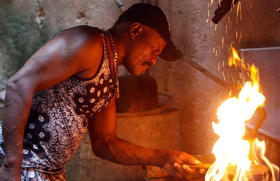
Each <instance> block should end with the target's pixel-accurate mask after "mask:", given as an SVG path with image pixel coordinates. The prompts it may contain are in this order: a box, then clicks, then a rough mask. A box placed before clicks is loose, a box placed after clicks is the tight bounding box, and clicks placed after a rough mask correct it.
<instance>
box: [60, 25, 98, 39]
mask: <svg viewBox="0 0 280 181" xmlns="http://www.w3.org/2000/svg"><path fill="white" fill-rule="evenodd" d="M102 33H103V30H101V29H99V28H97V27H92V26H88V25H79V26H74V27H71V28H68V29H65V30H62V31H60V32H58V33H57V34H56V35H55V37H67V38H68V37H71V38H75V37H86V38H90V39H92V38H93V39H95V40H97V39H100V34H102Z"/></svg>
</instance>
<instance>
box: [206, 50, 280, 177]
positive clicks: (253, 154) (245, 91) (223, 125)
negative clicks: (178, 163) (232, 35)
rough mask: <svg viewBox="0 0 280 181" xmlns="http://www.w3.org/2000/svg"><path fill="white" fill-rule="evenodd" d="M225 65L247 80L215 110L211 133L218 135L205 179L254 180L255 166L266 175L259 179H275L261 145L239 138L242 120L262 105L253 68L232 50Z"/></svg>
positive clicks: (257, 142) (249, 117) (255, 69)
mask: <svg viewBox="0 0 280 181" xmlns="http://www.w3.org/2000/svg"><path fill="white" fill-rule="evenodd" d="M228 64H229V66H234V67H235V68H241V69H243V70H244V69H246V71H247V70H249V72H250V78H249V79H250V80H248V81H246V82H245V83H244V84H243V85H242V88H241V90H240V92H239V95H238V96H233V97H230V98H228V99H227V100H225V101H224V102H223V103H222V104H221V105H220V107H219V108H218V111H217V118H218V120H219V122H218V123H215V122H213V123H212V126H213V129H214V132H215V133H216V134H217V135H218V136H219V139H218V140H217V142H216V143H215V145H214V147H213V150H212V152H213V154H214V155H215V157H216V161H215V163H214V164H213V165H211V167H210V168H209V169H208V171H207V173H206V176H205V180H206V181H220V180H223V181H229V180H238V181H241V180H242V181H247V180H254V173H253V169H254V168H256V166H262V167H261V168H267V170H268V171H267V172H268V173H270V174H268V173H264V174H262V176H263V177H262V180H278V178H279V175H278V174H279V168H278V167H276V166H275V165H273V164H272V163H270V162H269V160H268V159H267V158H266V157H265V143H264V142H262V141H259V140H258V139H254V140H251V141H248V140H245V139H244V138H243V136H244V134H245V130H246V128H245V123H246V121H248V120H250V119H251V117H252V116H253V115H254V113H255V111H256V109H257V108H258V107H260V106H262V105H263V104H264V102H265V97H264V95H263V94H262V93H261V92H260V86H259V72H258V69H257V67H256V66H255V65H248V64H247V65H246V64H245V62H244V60H243V59H240V58H239V56H238V54H237V52H236V50H235V49H232V56H231V57H230V58H229V62H228ZM264 170H265V169H264Z"/></svg>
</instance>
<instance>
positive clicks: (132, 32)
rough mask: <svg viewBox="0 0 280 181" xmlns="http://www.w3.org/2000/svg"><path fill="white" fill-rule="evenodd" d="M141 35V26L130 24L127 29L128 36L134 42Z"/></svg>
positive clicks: (139, 24) (136, 23)
mask: <svg viewBox="0 0 280 181" xmlns="http://www.w3.org/2000/svg"><path fill="white" fill-rule="evenodd" d="M142 34H143V25H142V24H141V23H138V22H135V23H132V24H131V25H130V27H129V36H130V37H131V39H133V40H135V39H136V38H137V37H139V36H140V35H142Z"/></svg>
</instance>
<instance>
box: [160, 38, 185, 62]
mask: <svg viewBox="0 0 280 181" xmlns="http://www.w3.org/2000/svg"><path fill="white" fill-rule="evenodd" d="M159 57H160V58H162V59H164V60H166V61H175V60H178V59H180V58H182V57H183V53H182V52H181V51H180V50H179V49H178V48H177V47H176V46H175V45H174V44H173V42H172V41H168V42H167V44H166V46H165V48H164V49H163V50H162V52H161V54H160V55H159Z"/></svg>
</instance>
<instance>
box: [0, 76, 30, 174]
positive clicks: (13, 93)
mask: <svg viewBox="0 0 280 181" xmlns="http://www.w3.org/2000/svg"><path fill="white" fill-rule="evenodd" d="M26 91H27V89H26V87H25V86H19V84H16V83H15V82H13V81H10V82H8V84H7V90H6V97H5V103H4V105H5V107H4V115H3V121H2V124H3V138H4V151H5V159H4V164H5V166H6V167H11V168H12V167H14V168H15V170H19V169H20V167H21V162H22V143H23V134H24V128H25V125H26V120H27V118H28V115H29V111H30V107H31V103H32V95H31V91H30V92H29V93H26Z"/></svg>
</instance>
